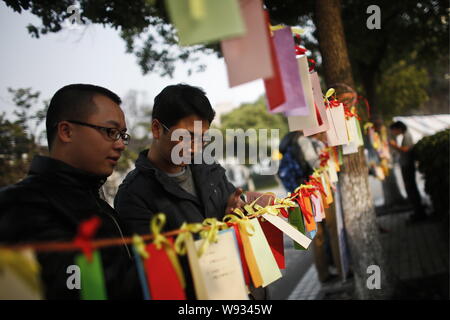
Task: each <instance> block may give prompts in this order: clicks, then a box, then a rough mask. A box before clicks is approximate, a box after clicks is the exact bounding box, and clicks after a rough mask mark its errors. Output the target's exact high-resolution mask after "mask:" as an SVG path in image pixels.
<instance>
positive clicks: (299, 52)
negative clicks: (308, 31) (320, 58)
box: [294, 34, 316, 72]
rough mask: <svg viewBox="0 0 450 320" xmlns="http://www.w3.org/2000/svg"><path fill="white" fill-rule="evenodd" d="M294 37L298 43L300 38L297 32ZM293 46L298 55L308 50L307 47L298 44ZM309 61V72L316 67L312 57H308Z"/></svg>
mask: <svg viewBox="0 0 450 320" xmlns="http://www.w3.org/2000/svg"><path fill="white" fill-rule="evenodd" d="M295 37H296V38H297V40H298V43H300V42H301V41H302V38H301V37H300V35H299V34H296V35H295ZM294 48H295V54H296V55H298V56H300V55H302V54H306V52H308V50H307V49H305V48H302V47H300V46H299V45H298V44H296V45H295V46H294ZM308 61H309V63H310V64H311V66H310V67H309V72H312V71H313V70H314V68H315V67H316V61H315V60H314V59H308Z"/></svg>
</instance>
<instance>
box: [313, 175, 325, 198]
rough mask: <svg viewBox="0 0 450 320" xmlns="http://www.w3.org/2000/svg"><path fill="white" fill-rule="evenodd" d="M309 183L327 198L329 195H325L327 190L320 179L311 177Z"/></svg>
mask: <svg viewBox="0 0 450 320" xmlns="http://www.w3.org/2000/svg"><path fill="white" fill-rule="evenodd" d="M309 183H310V184H311V185H313V186H314V187H316V190H318V191H320V193H321V194H322V196H324V197H326V196H327V194H326V193H325V189H324V188H323V184H322V182H320V181H319V179H318V178H314V177H310V180H309Z"/></svg>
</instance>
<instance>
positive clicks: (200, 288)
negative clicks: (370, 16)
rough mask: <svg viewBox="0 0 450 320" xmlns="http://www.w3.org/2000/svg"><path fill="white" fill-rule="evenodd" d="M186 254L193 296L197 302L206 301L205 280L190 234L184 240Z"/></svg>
mask: <svg viewBox="0 0 450 320" xmlns="http://www.w3.org/2000/svg"><path fill="white" fill-rule="evenodd" d="M185 244H186V252H187V257H188V261H189V268H190V270H191V274H192V280H193V282H194V288H195V295H196V297H197V300H207V299H208V293H207V291H206V286H205V280H204V278H203V276H202V273H201V269H200V263H199V261H198V254H197V249H196V247H195V244H194V239H193V238H192V234H191V233H189V232H187V234H186V238H185Z"/></svg>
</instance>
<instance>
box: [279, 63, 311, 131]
mask: <svg viewBox="0 0 450 320" xmlns="http://www.w3.org/2000/svg"><path fill="white" fill-rule="evenodd" d="M297 64H298V72H299V74H300V82H301V87H300V88H299V89H298V90H300V91H303V96H304V97H305V102H306V107H307V108H308V115H304V114H305V111H304V107H303V106H301V108H294V109H290V110H287V111H286V112H285V113H284V114H285V116H287V117H288V124H289V131H296V130H304V129H305V128H314V127H317V126H318V125H319V123H318V121H317V114H316V109H315V106H314V96H313V91H312V86H311V79H310V75H309V67H308V59H307V58H306V56H305V55H302V56H300V57H299V58H298V59H297Z"/></svg>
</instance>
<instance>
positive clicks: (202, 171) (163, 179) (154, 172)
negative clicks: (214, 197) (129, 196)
mask: <svg viewBox="0 0 450 320" xmlns="http://www.w3.org/2000/svg"><path fill="white" fill-rule="evenodd" d="M148 151H149V149H146V150H144V151H141V152H140V153H139V157H138V159H137V160H136V169H138V170H140V171H142V172H144V173H146V174H149V175H151V176H152V177H154V178H155V179H157V180H158V181H159V182H160V184H161V185H162V187H163V188H165V189H166V191H168V192H170V193H172V194H176V195H177V196H179V197H182V198H187V199H190V200H193V201H196V202H198V199H197V198H195V197H194V196H192V195H191V194H189V193H187V192H184V191H181V188H180V187H179V186H178V185H177V184H176V183H175V182H174V181H173V179H172V178H170V177H169V176H168V175H167V174H166V173H165V172H163V171H162V170H160V169H158V168H157V167H155V166H154V165H153V164H152V163H151V162H150V160H149V159H148V158H147V154H148ZM190 168H191V171H192V176H193V177H194V183H195V185H196V187H197V192H198V193H199V196H200V198H201V200H202V202H203V201H206V200H207V199H208V197H209V195H210V194H211V192H213V190H214V188H213V187H214V185H215V183H217V182H218V181H220V179H221V177H222V176H223V175H224V173H225V169H224V168H222V167H221V166H220V165H219V164H216V163H215V164H210V165H208V164H191V165H190ZM180 191H181V192H180Z"/></svg>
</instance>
